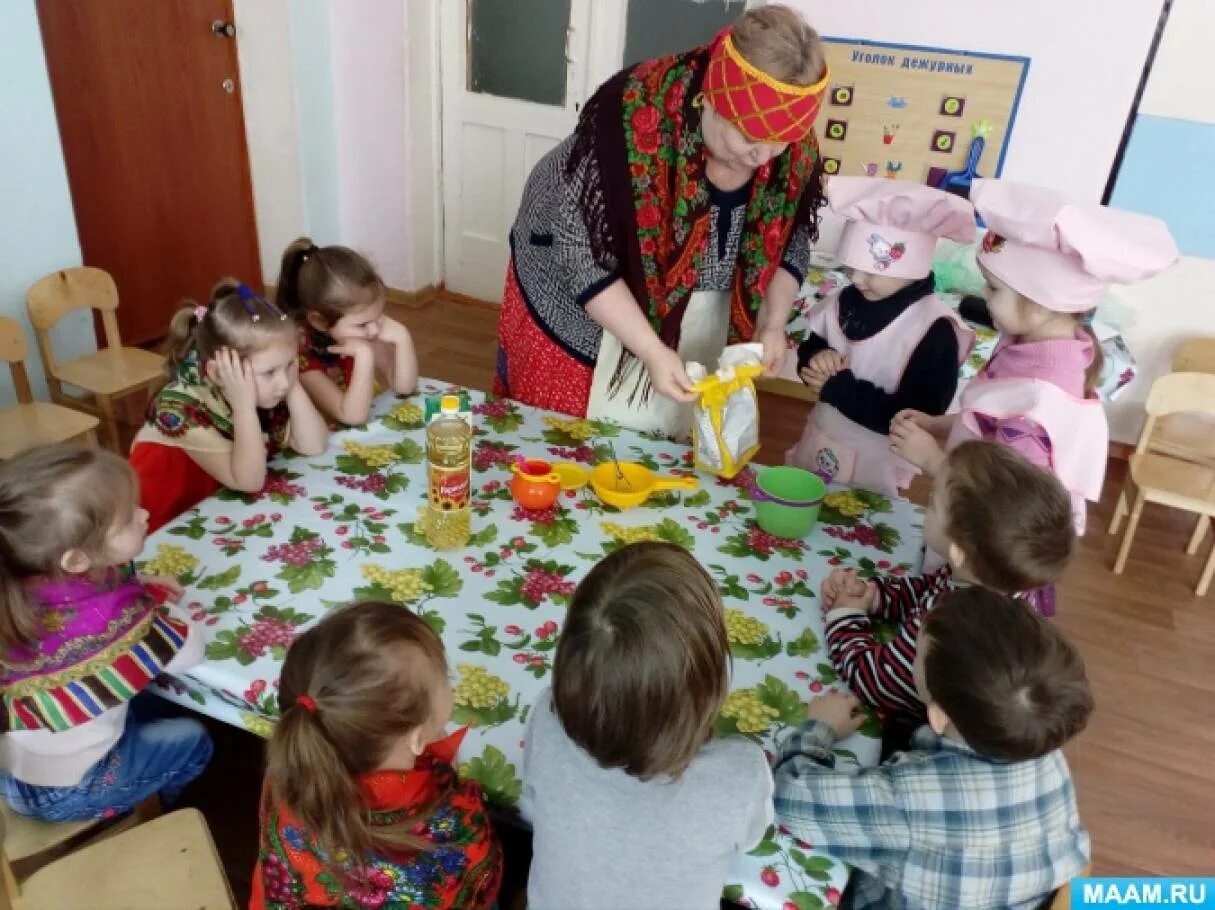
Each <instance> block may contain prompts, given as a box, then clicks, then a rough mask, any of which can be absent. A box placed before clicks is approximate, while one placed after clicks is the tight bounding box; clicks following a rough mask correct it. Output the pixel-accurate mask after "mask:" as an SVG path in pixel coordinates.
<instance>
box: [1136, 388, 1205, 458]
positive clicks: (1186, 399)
mask: <svg viewBox="0 0 1215 910" xmlns="http://www.w3.org/2000/svg"><path fill="white" fill-rule="evenodd" d="M1145 408H1146V410H1147V415H1148V419H1147V422H1146V423H1145V424H1144V425H1143V432H1142V433H1140V434H1139V443H1138V445H1136V446H1135V452H1136V453H1138V454H1143V453H1144V452H1145V451H1147V449H1148V444H1149V443H1150V441H1151V438H1152V433H1153V432H1154V431H1155V429H1156V421H1157V420H1159V419H1160V418H1161V417H1165V416H1167V415H1169V414H1178V413H1187V414H1205V415H1207V416H1210V417H1215V373H1168V374H1167V375H1164V376H1161V377H1160V378H1159V379H1157V380H1156V381H1155V382H1153V383H1152V390H1151V391H1150V392H1149V393H1148V400H1147V404H1146V406H1145Z"/></svg>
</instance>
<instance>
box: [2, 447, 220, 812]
mask: <svg viewBox="0 0 1215 910" xmlns="http://www.w3.org/2000/svg"><path fill="white" fill-rule="evenodd" d="M138 498H139V497H138V491H137V488H136V480H135V474H134V472H133V471H132V470H131V467H130V465H128V464H127V463H126V462H125V461H123V460H122V459H121V458H119V457H118V456H117V455H112V454H110V453H109V452H104V451H100V450H97V449H90V448H83V447H80V446H71V445H59V446H43V447H39V448H35V449H30V450H28V451H26V452H23V453H22V454H20V455H18V456H16V457H15V458H12V459H10V460H9V461H6V462H4V463H3V464H0V693H2V709H0V732H2V733H3V735H2V736H0V793H2V794H3V796H4V799H5V800H6V801H7V802H8V804H9V806H11V807H12V808H13V810H14V811H16V812H18V813H20V814H22V815H29V816H33V817H35V818H40V819H43V820H45V821H52V822H61V821H73V820H84V819H94V818H106V817H109V816H112V815H117V814H123V813H126V812H130V811H131V810H133V809H134V808H135V807H136V806H137V805H138V804H139V803H141V802H142V801H143V800H145V799H147V798H148V797H151V796H155V795H156V794H157V793H159V794H160V797H161V799H162V800H163V801H164V802H166V803H172V802H174V801H175V800H176V799H177V797H178V796H179V795H180V793H181V791H182V789H183V788H184V787H185V785H186V784H188V783H189V782H190V781H192V780H193V779H194V778H196V777H197V776H198V775H199V774H201V773H202V771H203V768H205V767H206V764H207V761H208V760H209V759H210V757H211V748H212V747H211V740H210V738H209V737H208V736H207V731H206V729H205V728H204V727H203V725H202V724H201V723H199V722H198V721H197V720H193V719H191V718H184V717H172V716H171V715H170V714H169V713H168V712H167V711H166V709H167V708H168V705H167V704H166V703H164V702H162V701H161V700H160V699H159V698H157V697H156V696H154V695H152V694H150V693H146V692H144V690H145V689H146V688H147V686H148V685H149V684H150V683H151V682H152V680H153V679H155V677H156V676H157V675H158V674H160V673H178V672H181V671H183V670H188V669H189V668H190V667H192V666H193V665H194V664H197V663H198V662H199V661H200V660H202V658H203V636H202V632H201V630H199V629H197V628H195V627H194V626H193V625H192V624H191V623H190V620H189V619H188V618H187V617H186V616H185V615H184V614H182V613H181V612H180V611H179V610H178V609H177V608H176V607H175V606H173V604H172V603H159V602H158V601H176V600H177V599H178V598H180V597H181V587H180V586H179V585H178V584H177V582H176V580H174V579H170V578H151V577H140V576H137V575H135V573H134V572H133V571H132V570H130V569H129V568H128V567H129V566H130V565H131V560H133V559H134V558H135V557H136V556H138V555H139V552H140V550H142V549H143V544H144V539H145V537H146V536H147V522H148V513H147V512H145V511H144V510H143V509H141V508H140V507H139V502H138Z"/></svg>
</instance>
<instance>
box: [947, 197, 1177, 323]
mask: <svg viewBox="0 0 1215 910" xmlns="http://www.w3.org/2000/svg"><path fill="white" fill-rule="evenodd" d="M970 201H971V202H973V203H974V205H975V209H976V210H977V211H978V213H979V214H980V215H982V216H983V220H984V221H986V222H987V226H988V228H989V230H988V232H987V236H986V237H984V238H983V248H982V250H981V251H980V252H979V262H981V263H982V264H983V265H984V266H985V267H986V268H987V269H988V270H989V271H990V272H991V273H992V274H993V275H995V276H996V277H997V278H999V279H1000V280H1001V281H1003V282H1004V283H1005V284H1007V285H1008V286H1009V287H1011V288H1012V289H1013V290H1015V291H1018V292H1020V293H1021V294H1024V295H1025V296H1026V297H1028V298H1029V299H1030V300H1032V301H1033V302H1034V303H1038V304H1041V305H1042V306H1044V307H1046V308H1047V309H1050V310H1055V311H1056V312H1060V313H1084V312H1087V311H1089V310H1091V309H1093V308H1094V307H1096V306H1097V304H1098V303H1099V302H1100V300H1101V296H1102V294H1104V293H1105V291H1106V289H1107V288H1108V287H1109V286H1110V285H1111V284H1133V283H1134V282H1136V281H1142V280H1143V279H1144V278H1149V277H1151V276H1152V275H1155V274H1156V273H1157V272H1159V271H1162V270H1164V269H1166V268H1168V267H1169V266H1170V265H1172V264H1173V263H1174V262H1176V261H1177V244H1176V243H1174V242H1173V235H1172V234H1170V233H1169V229H1168V226H1167V225H1166V224H1165V223H1164V222H1163V221H1161V220H1160V219H1159V218H1152V217H1151V216H1149V215H1138V214H1135V213H1134V212H1124V211H1122V210H1120V209H1111V208H1109V207H1108V206H1104V205H1096V204H1092V203H1089V204H1082V203H1075V202H1070V201H1068V200H1067V199H1066V198H1065V197H1064V196H1062V195H1060V194H1059V193H1056V192H1055V191H1053V190H1048V189H1043V188H1042V187H1037V186H1028V185H1026V184H1022V183H1010V182H1009V181H1007V180H976V181H975V182H974V184H973V185H972V186H971V190H970Z"/></svg>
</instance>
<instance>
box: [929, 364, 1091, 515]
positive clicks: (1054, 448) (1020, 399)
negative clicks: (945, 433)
mask: <svg viewBox="0 0 1215 910" xmlns="http://www.w3.org/2000/svg"><path fill="white" fill-rule="evenodd" d="M960 405H961V413H960V414H959V415H958V419H957V420H956V421H955V422H954V425H953V431H952V432H951V433H950V435H949V440H948V442H947V443H946V444H945V448H946V450H949V449H952V448H954V447H955V446H956V445H958V443H960V442H962V441H964V440H966V439H981V438H983V433H982V430H981V429H980V427H979V422H978V417H980V416H982V417H987V418H989V419H991V420H996V421H1000V420H1009V419H1012V418H1016V417H1022V418H1025V419H1026V420H1032V421H1033V422H1034V423H1036V424H1037V425H1038V426H1040V427H1041V428H1042V430H1043V432H1045V433H1046V435H1047V437H1048V438H1049V439H1050V469H1051V471H1052V472H1053V473H1054V475H1055V476H1056V477H1058V478H1059V481H1060V483H1062V484H1063V486H1064V488H1065V489H1066V490H1067V491H1068V492H1069V493H1071V496H1072V512H1073V514H1074V516H1075V521H1076V533H1077V534H1083V533H1084V527H1085V513H1086V506H1085V502H1084V501H1085V500H1086V499H1091V500H1092V501H1093V502H1096V501H1097V500H1098V499H1100V498H1101V485H1102V483H1103V482H1104V481H1105V461H1106V458H1107V456H1108V454H1109V435H1110V431H1109V424H1108V423H1107V422H1106V419H1105V408H1104V406H1103V405H1102V404H1101V401H1100V399H1097V398H1076V397H1075V396H1073V395H1069V394H1068V393H1067V392H1065V391H1063V390H1062V389H1061V388H1059V387H1058V386H1057V385H1055V384H1054V383H1053V382H1048V381H1047V380H1045V379H1028V378H1009V379H990V378H988V376H987V370H986V368H985V369H984V370H983V371H982V372H981V373H979V375H978V376H976V377H975V378H974V379H972V380H971V381H970V382H969V383H968V384H967V386H966V388H965V389H963V390H962V398H961V403H960Z"/></svg>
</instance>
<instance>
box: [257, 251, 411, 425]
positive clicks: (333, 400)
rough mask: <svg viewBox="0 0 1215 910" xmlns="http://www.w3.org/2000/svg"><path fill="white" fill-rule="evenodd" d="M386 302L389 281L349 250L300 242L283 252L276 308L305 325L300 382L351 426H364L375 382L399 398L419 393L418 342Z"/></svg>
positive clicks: (327, 410) (320, 404)
mask: <svg viewBox="0 0 1215 910" xmlns="http://www.w3.org/2000/svg"><path fill="white" fill-rule="evenodd" d="M384 299H385V298H384V282H383V281H382V280H381V279H380V276H379V275H377V274H376V271H375V269H374V268H372V267H371V263H370V262H368V261H367V260H366V259H365V258H363V257H362V256H361V255H359V254H358V253H356V252H355V251H354V250H352V249H349V248H347V247H344V246H316V245H314V244H313V242H312V241H311V240H309V239H308V238H307V237H301V238H300V239H299V240H297V241H295V242H294V243H293V244H291V246H289V247H287V251H286V252H285V253H283V264H282V268H281V270H280V274H279V286H278V302H279V303H280V304H281V305H282V306H283V307H284V308H285V309H286V310H287V312H289V313H291V314H292V315H293V316H295V317H296V319H298V320H299V321H300V322H301V323H302V324H303V326H302V327H303V338H302V340H301V343H300V382H301V383H302V384H303V386H304V388H305V389H307V390H308V394H309V395H311V396H312V400H313V401H315V402H316V404H317V407H319V408H320V409H321V410H322V411H323V412H324V413H325V414H327V415H328V416H330V417H332V418H334V419H336V420H338V421H340V422H341V423H344V424H347V425H348V426H358V425H361V424H364V423H366V422H367V417H368V414H369V413H370V411H371V399H372V398H374V397H375V391H376V390H375V385H376V379H377V377H379V379H380V381H382V382H383V383H384V384H385V385H386V386H387V387H388V388H390V389H392V390H393V391H394V392H396V393H397V394H398V395H409V394H412V393H413V390H414V388H415V387H416V386H417V382H418V360H417V356H416V355H415V354H414V349H413V339H412V338H411V337H410V335H409V330H408V329H407V328H405V326H403V325H401V323H399V322H397V321H396V320H395V319H389V318H388V317H387V316H385V315H384Z"/></svg>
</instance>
